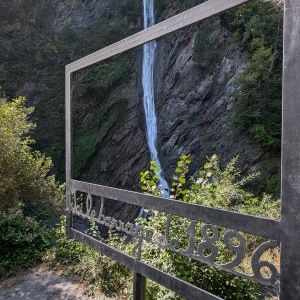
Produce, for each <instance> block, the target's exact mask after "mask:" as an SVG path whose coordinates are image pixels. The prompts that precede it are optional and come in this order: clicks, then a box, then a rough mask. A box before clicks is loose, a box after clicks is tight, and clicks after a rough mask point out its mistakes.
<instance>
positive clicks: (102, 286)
mask: <svg viewBox="0 0 300 300" xmlns="http://www.w3.org/2000/svg"><path fill="white" fill-rule="evenodd" d="M236 159H237V158H234V159H233V160H232V161H231V162H230V163H229V164H228V165H227V166H226V167H225V169H224V170H221V169H220V167H219V162H218V158H217V157H216V156H213V157H212V158H211V159H210V160H209V161H208V162H207V163H206V164H205V165H204V168H203V169H202V170H200V171H199V176H198V177H197V178H187V172H188V166H189V164H190V163H191V161H190V158H189V155H182V156H181V158H180V160H179V162H178V166H177V168H176V170H175V175H174V181H173V184H172V190H171V197H172V198H175V199H177V200H181V201H188V202H192V203H197V204H202V205H207V206H211V207H219V208H225V209H231V210H235V211H240V212H245V213H250V214H253V215H263V216H266V217H272V218H278V216H279V202H278V201H274V200H273V199H272V198H271V197H269V196H264V197H263V199H259V198H256V197H254V196H253V195H252V194H251V193H249V192H246V191H244V189H243V185H244V184H246V183H247V182H248V181H249V180H253V179H254V178H256V176H257V175H255V174H252V175H249V176H247V177H241V174H240V172H239V170H238V169H236V167H235V163H236ZM156 169H157V167H156V166H155V165H154V163H151V164H150V170H149V171H145V172H143V173H141V184H142V189H143V190H144V191H145V192H146V193H149V194H154V195H160V194H161V192H160V190H159V186H158V178H157V176H156V175H155V173H154V171H155V170H156ZM162 201H163V200H162ZM148 213H149V216H148V218H147V219H138V220H136V224H139V225H141V226H143V227H144V228H149V229H151V230H153V232H154V235H155V237H157V236H163V235H164V233H165V226H166V221H167V216H166V214H165V213H158V212H156V211H149V212H148ZM188 225H189V220H187V219H184V218H182V217H178V216H173V217H172V226H171V229H170V238H172V237H176V238H177V239H178V240H179V243H180V247H182V248H185V247H187V245H188V242H189V241H188V235H187V234H186V232H185V228H187V227H188ZM202 225H203V224H202V223H201V222H199V223H197V225H196V230H197V231H198V230H200V227H201V226H202ZM8 232H9V234H7V233H8ZM224 232H225V229H221V228H219V233H220V236H222V235H223V234H224ZM87 233H88V234H90V235H92V236H93V237H96V238H97V237H99V234H98V232H97V226H96V225H95V223H94V224H91V229H90V230H88V231H87ZM125 238H126V236H124V237H120V236H119V235H118V234H114V232H111V234H110V237H109V239H108V240H106V243H107V244H108V245H110V246H112V247H114V248H117V249H119V250H121V251H123V252H125V253H128V254H130V255H131V253H132V249H133V247H134V245H135V244H136V241H135V239H133V240H132V241H131V242H129V243H128V242H127V243H125V242H124V239H125ZM244 238H245V240H246V243H247V245H248V247H247V253H246V258H245V260H244V261H243V263H242V264H241V266H240V267H239V268H240V270H241V271H243V272H246V273H248V272H249V269H250V272H251V262H250V256H251V254H252V253H253V250H254V249H255V248H256V247H257V245H258V244H259V243H260V242H261V241H262V239H261V238H260V239H258V238H257V237H254V236H252V235H249V234H244ZM0 242H1V245H4V248H3V249H4V250H3V251H2V252H1V251H0V277H5V276H9V275H11V274H13V273H14V272H16V271H17V270H18V269H19V268H24V267H27V266H31V265H32V264H36V263H41V262H42V263H43V264H44V266H46V267H48V268H52V267H57V266H61V265H65V266H68V268H69V269H68V270H69V271H70V273H72V274H73V273H75V274H77V276H78V278H79V279H80V280H81V281H82V282H83V283H84V284H85V285H86V286H88V287H89V288H88V290H89V293H90V294H91V295H93V294H97V292H99V291H102V292H103V293H105V294H106V295H109V296H117V297H118V299H121V298H122V297H123V298H124V299H129V298H130V297H131V295H132V290H131V287H132V273H131V272H130V271H129V270H128V269H127V268H125V267H123V266H120V265H119V264H117V263H116V262H114V261H112V260H110V259H109V258H107V257H105V256H103V255H101V254H98V253H96V252H95V251H94V250H92V249H90V248H89V247H87V246H84V245H82V244H81V243H78V242H75V241H74V240H72V239H69V238H67V237H66V236H65V220H64V218H63V219H62V221H61V223H60V225H58V226H57V227H56V228H53V229H48V230H46V228H45V227H44V226H42V224H41V223H39V222H37V221H36V220H34V219H32V218H29V217H24V215H23V214H22V213H21V212H20V211H10V212H8V213H2V214H1V215H0ZM216 243H217V247H218V249H219V251H218V256H217V261H218V262H219V263H220V262H223V263H224V262H229V261H231V260H232V259H233V257H234V256H235V254H234V253H233V252H232V251H229V250H228V249H226V246H225V245H224V243H223V242H222V241H221V240H218V241H217V242H216ZM32 249H34V251H33V250H32ZM8 250H9V251H8ZM29 254H30V255H29ZM264 258H265V259H266V260H269V261H270V262H272V263H273V264H275V265H276V266H277V265H278V261H279V250H278V249H275V250H273V252H268V253H266V256H265V257H264ZM142 259H143V261H145V262H147V263H149V264H151V265H153V266H155V267H157V268H159V269H161V270H163V271H165V272H168V273H170V274H173V275H175V276H177V277H178V278H181V279H183V280H185V281H188V282H190V283H192V284H194V285H196V286H199V287H201V288H204V289H206V290H208V291H210V292H212V293H214V294H216V295H219V296H221V297H223V298H224V299H258V297H259V294H260V292H261V288H260V286H259V285H258V284H256V283H254V282H251V281H249V280H246V279H242V278H239V277H236V276H234V275H232V274H230V273H227V272H224V271H220V270H218V269H217V268H213V267H210V266H208V265H205V264H203V263H200V262H197V261H192V260H190V259H188V258H186V257H183V256H181V255H179V254H175V253H173V252H172V251H170V250H169V249H162V248H158V247H157V246H155V245H152V244H150V243H143V251H142ZM147 297H148V299H153V300H154V299H158V297H159V299H182V298H181V297H179V296H178V295H175V294H174V293H173V292H171V291H169V290H167V289H165V288H164V287H162V286H159V285H158V284H156V283H154V282H152V281H148V284H147Z"/></svg>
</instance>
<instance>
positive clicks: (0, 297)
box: [0, 268, 116, 300]
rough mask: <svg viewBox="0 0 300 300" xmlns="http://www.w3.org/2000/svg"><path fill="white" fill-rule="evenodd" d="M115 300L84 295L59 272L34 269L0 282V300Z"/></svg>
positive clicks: (78, 287)
mask: <svg viewBox="0 0 300 300" xmlns="http://www.w3.org/2000/svg"><path fill="white" fill-rule="evenodd" d="M62 299H64V300H96V299H97V300H116V299H113V298H108V297H105V296H104V295H99V296H97V297H94V298H93V297H88V296H86V295H84V293H83V288H82V287H81V285H80V284H78V283H76V282H74V281H72V280H70V279H68V278H67V277H64V276H63V275H62V272H61V271H43V270H42V269H39V268H35V269H33V270H31V271H30V272H27V273H25V274H21V275H18V276H16V277H12V278H10V279H7V280H5V281H2V282H0V300H62Z"/></svg>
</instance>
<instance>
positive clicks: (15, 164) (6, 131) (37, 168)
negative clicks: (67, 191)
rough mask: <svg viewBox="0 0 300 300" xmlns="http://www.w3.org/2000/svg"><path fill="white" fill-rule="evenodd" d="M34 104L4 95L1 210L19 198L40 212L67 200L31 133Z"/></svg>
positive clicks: (0, 121)
mask: <svg viewBox="0 0 300 300" xmlns="http://www.w3.org/2000/svg"><path fill="white" fill-rule="evenodd" d="M32 112H33V109H32V108H25V107H24V99H23V98H22V97H19V98H18V99H15V100H14V101H12V102H9V101H7V100H6V99H5V98H4V97H1V98H0V128H1V132H0V198H1V201H0V212H1V211H4V210H7V209H9V208H16V207H17V206H18V203H19V202H22V203H23V204H26V208H27V209H29V208H31V209H32V208H35V210H39V211H40V212H43V213H46V212H48V213H49V212H53V211H55V210H56V211H57V210H58V209H59V208H60V207H61V204H62V202H63V196H62V195H63V186H60V185H59V184H58V183H57V182H56V181H55V177H54V176H50V175H48V174H49V172H50V170H51V167H52V161H51V159H50V158H48V157H46V156H45V155H42V154H41V153H40V152H38V151H33V150H32V149H31V147H30V146H31V145H32V144H33V143H34V140H33V139H31V138H30V137H29V136H28V134H29V133H30V132H31V130H32V129H33V128H34V124H32V123H31V122H29V121H28V117H29V115H30V114H31V113H32Z"/></svg>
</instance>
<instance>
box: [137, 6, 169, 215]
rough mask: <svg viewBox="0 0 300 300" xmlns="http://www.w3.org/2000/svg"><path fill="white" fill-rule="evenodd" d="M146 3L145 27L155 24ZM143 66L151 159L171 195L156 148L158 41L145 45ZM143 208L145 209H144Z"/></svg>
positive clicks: (161, 184) (152, 14)
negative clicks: (155, 71) (156, 53)
mask: <svg viewBox="0 0 300 300" xmlns="http://www.w3.org/2000/svg"><path fill="white" fill-rule="evenodd" d="M143 4H144V29H146V28H148V27H151V26H153V25H154V24H155V18H154V4H153V0H143ZM143 47H144V48H143V68H142V84H143V90H144V98H143V104H144V111H145V118H146V131H147V144H148V148H149V151H150V155H151V160H153V161H154V162H155V165H156V166H157V167H159V169H160V171H158V172H156V175H157V176H158V177H159V184H160V189H161V191H163V197H165V198H168V197H169V186H168V183H167V181H166V180H165V178H164V176H163V171H162V168H161V164H160V161H159V158H158V152H157V149H156V137H157V119H156V114H155V104H154V60H155V50H156V41H152V42H149V43H147V44H144V46H143ZM142 210H143V209H142Z"/></svg>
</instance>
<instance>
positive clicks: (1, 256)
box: [0, 210, 49, 278]
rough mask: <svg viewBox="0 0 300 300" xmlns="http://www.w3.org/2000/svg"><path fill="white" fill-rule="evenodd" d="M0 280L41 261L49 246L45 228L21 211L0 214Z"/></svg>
mask: <svg viewBox="0 0 300 300" xmlns="http://www.w3.org/2000/svg"><path fill="white" fill-rule="evenodd" d="M0 245H1V247H0V278H1V277H3V276H9V275H10V274H12V273H14V272H15V271H17V270H18V269H20V268H23V267H29V266H32V265H33V264H35V263H37V262H39V261H41V256H42V253H43V252H44V250H45V249H46V248H47V247H48V246H49V239H48V236H47V232H46V229H45V226H43V225H42V224H41V223H40V222H38V221H36V220H35V219H34V218H31V217H24V215H23V213H22V211H21V210H12V211H9V212H4V213H2V214H0Z"/></svg>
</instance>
